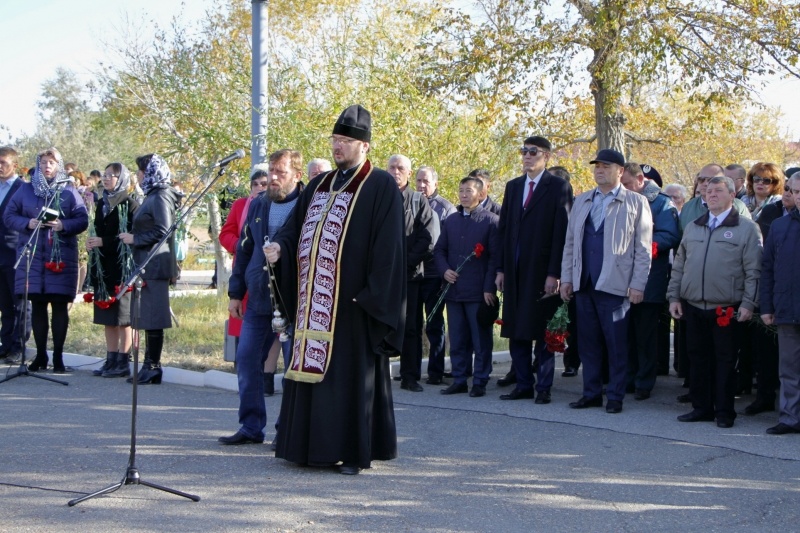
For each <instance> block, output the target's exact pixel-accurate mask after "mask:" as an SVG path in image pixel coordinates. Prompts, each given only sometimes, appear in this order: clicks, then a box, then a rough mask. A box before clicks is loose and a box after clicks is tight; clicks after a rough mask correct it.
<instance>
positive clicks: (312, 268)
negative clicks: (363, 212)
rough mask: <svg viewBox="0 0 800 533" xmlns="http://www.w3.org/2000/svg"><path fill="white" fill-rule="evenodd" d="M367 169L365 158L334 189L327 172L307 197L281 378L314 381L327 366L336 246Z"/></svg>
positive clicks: (333, 318) (337, 269) (341, 239)
mask: <svg viewBox="0 0 800 533" xmlns="http://www.w3.org/2000/svg"><path fill="white" fill-rule="evenodd" d="M371 173H372V165H371V164H370V162H369V161H368V160H365V161H364V162H363V163H362V164H361V166H360V167H358V168H357V169H356V171H355V173H354V174H353V177H352V178H350V180H349V181H347V182H346V183H345V184H344V186H343V187H342V188H341V189H340V190H339V191H334V190H332V187H333V184H334V182H335V180H336V177H337V176H338V174H339V171H338V170H336V171H331V172H328V174H327V175H326V176H325V177H324V178H322V180H321V182H320V184H319V187H317V190H316V191H314V196H313V197H312V198H311V203H310V204H309V206H308V211H307V212H306V217H305V220H304V221H303V225H302V227H301V230H300V240H299V244H298V247H297V267H298V299H297V317H296V320H295V330H294V344H293V349H292V361H291V363H290V364H289V369H288V370H287V371H286V374H285V377H286V378H287V379H291V380H294V381H300V382H304V383H319V382H321V381H322V380H323V378H324V377H325V372H327V370H328V366H329V365H330V361H331V356H332V354H333V340H334V339H333V332H334V330H335V327H336V305H337V303H338V301H339V276H340V274H341V252H342V248H343V247H344V240H345V237H346V236H347V227H348V225H349V224H350V215H351V214H352V212H353V208H354V207H355V204H356V201H357V200H358V196H359V193H360V192H361V187H362V186H363V185H364V183H365V182H366V180H367V178H368V177H369V175H370V174H371Z"/></svg>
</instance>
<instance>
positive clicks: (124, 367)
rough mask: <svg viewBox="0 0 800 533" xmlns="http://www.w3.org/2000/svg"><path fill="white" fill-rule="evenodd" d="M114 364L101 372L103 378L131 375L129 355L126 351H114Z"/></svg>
mask: <svg viewBox="0 0 800 533" xmlns="http://www.w3.org/2000/svg"><path fill="white" fill-rule="evenodd" d="M114 356H115V357H114V364H113V366H112V367H111V368H109V369H108V370H106V371H105V372H103V377H104V378H124V377H127V376H130V375H131V369H130V365H129V364H128V362H129V360H130V359H129V356H128V354H126V353H120V352H114Z"/></svg>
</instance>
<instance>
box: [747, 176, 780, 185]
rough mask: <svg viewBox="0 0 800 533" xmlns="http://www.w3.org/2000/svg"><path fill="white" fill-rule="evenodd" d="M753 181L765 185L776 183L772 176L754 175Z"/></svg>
mask: <svg viewBox="0 0 800 533" xmlns="http://www.w3.org/2000/svg"><path fill="white" fill-rule="evenodd" d="M753 183H763V184H765V185H772V184H773V183H778V180H774V179H772V178H762V177H761V176H754V177H753Z"/></svg>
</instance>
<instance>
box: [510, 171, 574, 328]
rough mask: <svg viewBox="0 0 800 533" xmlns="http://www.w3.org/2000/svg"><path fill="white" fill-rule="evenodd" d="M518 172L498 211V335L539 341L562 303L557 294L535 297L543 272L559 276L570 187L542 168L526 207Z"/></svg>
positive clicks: (522, 180)
mask: <svg viewBox="0 0 800 533" xmlns="http://www.w3.org/2000/svg"><path fill="white" fill-rule="evenodd" d="M526 179H527V177H526V176H525V175H522V176H520V177H518V178H514V179H513V180H511V181H509V182H508V183H507V184H506V190H505V194H504V196H503V205H502V208H501V210H500V225H499V232H500V235H501V238H502V243H503V249H502V254H501V258H502V260H501V262H500V266H499V268H498V271H499V272H503V274H504V284H505V287H504V291H503V326H502V327H501V329H500V335H501V336H503V337H505V338H509V339H516V340H543V339H544V329H545V326H546V325H547V321H548V320H550V318H552V316H553V313H555V310H556V309H557V308H558V305H559V304H560V303H561V299H560V298H558V297H557V296H553V297H550V298H546V299H545V300H540V298H541V297H542V296H544V284H545V280H546V279H547V277H548V276H553V277H555V278H561V255H562V253H563V252H564V240H565V238H566V234H567V223H568V222H569V210H570V207H571V203H572V187H570V185H569V183H568V182H567V181H566V180H564V179H562V178H559V177H558V176H554V175H553V174H550V173H549V172H547V171H545V172H544V174H542V177H541V178H540V180H539V182H538V183H537V185H536V187H535V188H534V189H533V198H532V199H531V201H530V202H529V204H528V207H526V208H524V209H523V207H522V204H523V198H524V195H525V194H527V191H526V190H524V189H525V181H526Z"/></svg>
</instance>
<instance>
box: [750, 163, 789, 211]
mask: <svg viewBox="0 0 800 533" xmlns="http://www.w3.org/2000/svg"><path fill="white" fill-rule="evenodd" d="M785 181H786V179H785V177H784V175H783V170H781V169H780V167H779V166H778V165H776V164H775V163H756V164H755V165H753V167H752V168H751V169H750V172H748V173H747V178H746V181H745V188H746V189H747V194H745V195H744V196H743V197H742V202H744V205H746V206H747V209H749V210H750V214H751V215H752V216H753V220H755V221H758V217H759V215H760V214H761V210H762V209H764V207H765V206H767V205H769V204H771V203H773V202H779V201H780V200H781V195H782V194H783V184H784V182H785Z"/></svg>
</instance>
